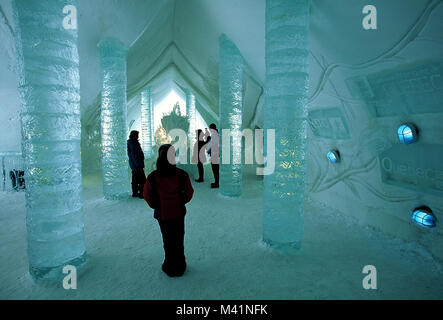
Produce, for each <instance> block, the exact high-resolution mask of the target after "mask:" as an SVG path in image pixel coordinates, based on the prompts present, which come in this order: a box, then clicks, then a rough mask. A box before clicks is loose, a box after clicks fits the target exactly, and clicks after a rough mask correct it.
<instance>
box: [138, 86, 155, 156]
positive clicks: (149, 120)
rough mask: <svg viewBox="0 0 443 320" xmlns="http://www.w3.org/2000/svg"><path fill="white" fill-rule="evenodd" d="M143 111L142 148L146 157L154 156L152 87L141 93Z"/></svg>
mask: <svg viewBox="0 0 443 320" xmlns="http://www.w3.org/2000/svg"><path fill="white" fill-rule="evenodd" d="M141 113H142V119H141V122H142V149H143V152H144V153H145V157H146V158H150V157H151V156H153V149H152V146H153V142H154V122H153V113H154V110H153V109H152V96H151V88H149V87H148V88H146V89H145V90H143V91H142V94H141Z"/></svg>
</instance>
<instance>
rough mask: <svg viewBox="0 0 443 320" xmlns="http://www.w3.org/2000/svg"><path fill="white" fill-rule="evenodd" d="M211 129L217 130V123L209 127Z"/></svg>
mask: <svg viewBox="0 0 443 320" xmlns="http://www.w3.org/2000/svg"><path fill="white" fill-rule="evenodd" d="M209 129H214V130H217V126H216V125H215V123H211V124H210V125H209Z"/></svg>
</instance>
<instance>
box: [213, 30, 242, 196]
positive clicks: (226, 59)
mask: <svg viewBox="0 0 443 320" xmlns="http://www.w3.org/2000/svg"><path fill="white" fill-rule="evenodd" d="M219 59H220V61H219V72H220V75H219V87H220V106H219V108H220V128H219V137H220V140H221V137H222V132H223V131H222V130H223V129H227V130H230V132H231V134H232V138H231V139H230V141H220V142H223V143H229V144H230V155H229V157H230V161H229V164H224V163H223V162H222V161H221V159H222V157H223V152H222V148H223V144H222V143H220V145H219V148H220V149H219V150H220V193H221V194H222V195H226V196H239V195H240V194H241V183H242V170H241V169H242V165H241V150H242V148H241V141H242V136H241V131H242V109H243V101H242V91H243V57H242V56H241V53H240V51H239V50H238V48H237V47H236V46H235V44H234V43H233V42H232V41H231V40H229V39H228V38H227V37H226V36H225V35H222V36H221V37H220V56H219Z"/></svg>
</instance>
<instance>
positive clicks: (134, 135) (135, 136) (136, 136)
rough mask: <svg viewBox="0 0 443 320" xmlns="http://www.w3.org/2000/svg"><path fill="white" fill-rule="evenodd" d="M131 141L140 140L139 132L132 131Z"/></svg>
mask: <svg viewBox="0 0 443 320" xmlns="http://www.w3.org/2000/svg"><path fill="white" fill-rule="evenodd" d="M129 139H131V140H137V139H138V131H137V130H132V131H131V133H130V134H129Z"/></svg>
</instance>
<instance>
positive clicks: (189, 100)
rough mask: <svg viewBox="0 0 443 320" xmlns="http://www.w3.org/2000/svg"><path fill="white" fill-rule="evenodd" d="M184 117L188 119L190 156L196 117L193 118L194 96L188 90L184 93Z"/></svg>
mask: <svg viewBox="0 0 443 320" xmlns="http://www.w3.org/2000/svg"><path fill="white" fill-rule="evenodd" d="M186 115H187V116H188V118H189V135H188V137H189V147H190V148H191V149H190V154H192V152H193V149H192V147H193V145H194V142H195V138H196V137H195V130H197V128H196V116H195V96H194V95H193V94H192V92H190V91H189V90H187V91H186Z"/></svg>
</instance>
